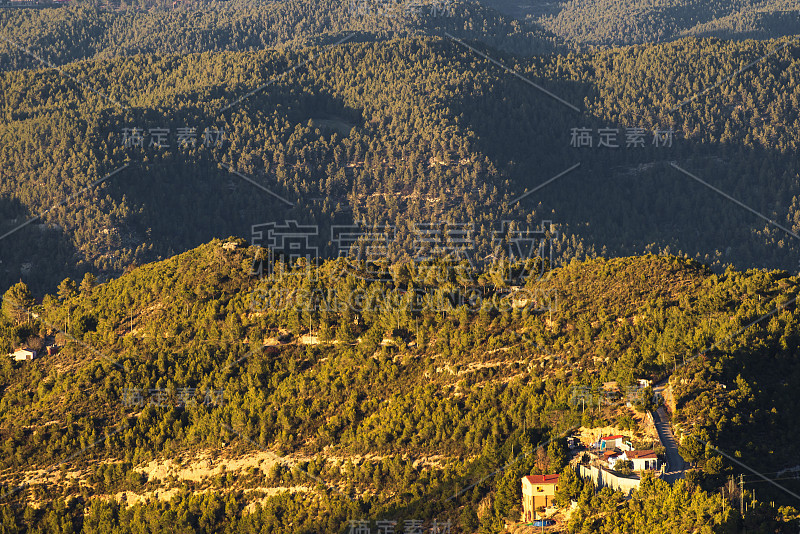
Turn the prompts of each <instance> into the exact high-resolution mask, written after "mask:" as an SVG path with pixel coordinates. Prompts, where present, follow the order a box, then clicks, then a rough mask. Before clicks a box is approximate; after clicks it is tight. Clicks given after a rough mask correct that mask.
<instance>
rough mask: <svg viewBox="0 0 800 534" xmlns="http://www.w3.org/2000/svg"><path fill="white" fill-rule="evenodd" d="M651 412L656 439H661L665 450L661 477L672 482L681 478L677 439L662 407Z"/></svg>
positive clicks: (681, 460) (681, 471) (682, 467)
mask: <svg viewBox="0 0 800 534" xmlns="http://www.w3.org/2000/svg"><path fill="white" fill-rule="evenodd" d="M652 414H653V423H654V424H655V427H656V432H658V439H659V440H661V444H662V445H663V446H664V448H665V449H666V450H667V451H666V452H667V473H666V475H665V476H664V477H662V478H663V479H664V480H666V481H667V482H670V483H672V482H675V481H676V480H678V479H681V478H683V470H684V461H683V458H682V457H681V454H680V453H679V452H678V441H677V440H676V439H675V436H674V435H673V434H672V429H671V428H670V426H669V416H668V415H667V412H666V410H665V409H664V407H663V406H662V407H660V408H659V409H658V410H657V411H655V412H652Z"/></svg>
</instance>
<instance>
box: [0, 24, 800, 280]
mask: <svg viewBox="0 0 800 534" xmlns="http://www.w3.org/2000/svg"><path fill="white" fill-rule="evenodd" d="M59 12H61V13H65V14H66V13H69V11H67V10H60V11H59ZM6 16H8V15H6ZM30 16H31V17H35V15H30ZM97 16H98V17H100V16H101V15H100V14H98V15H97ZM90 34H91V32H88V33H87V35H90ZM179 34H180V33H179V32H176V35H179ZM181 35H182V34H181ZM87 39H88V40H87V41H86V42H87V43H89V42H94V41H93V39H92V38H87ZM474 44H475V46H478V47H479V48H480V50H479V51H481V50H485V53H486V54H487V55H489V57H497V58H499V59H500V60H502V61H503V62H504V63H505V64H506V65H508V66H509V67H510V68H514V69H516V70H517V71H518V72H520V73H522V74H523V75H525V76H526V77H527V78H528V79H529V80H531V81H533V82H534V83H536V85H537V86H538V87H534V86H531V85H529V84H527V83H524V82H523V81H521V80H520V79H518V78H516V77H514V76H511V75H509V74H507V73H505V72H504V71H503V70H502V69H500V68H499V67H497V66H496V65H494V64H493V63H491V62H490V61H488V60H485V59H484V58H482V57H481V56H479V55H477V54H476V53H475V52H473V51H472V50H469V49H468V48H466V47H464V46H462V45H461V44H459V43H457V42H455V41H453V40H450V39H439V38H423V39H416V38H413V39H399V40H392V41H387V42H362V43H343V44H339V45H336V46H330V47H316V48H310V49H301V50H287V51H273V50H268V51H255V52H219V53H210V52H207V53H198V54H189V55H185V56H161V55H151V54H139V55H133V56H131V57H116V58H112V59H93V60H87V61H82V62H76V63H71V64H69V65H67V66H66V67H64V68H63V69H62V70H60V71H59V70H55V69H47V68H44V69H40V70H19V71H12V72H6V73H5V74H4V75H3V76H2V77H1V78H0V94H3V95H4V98H3V99H2V101H0V113H1V114H2V117H3V120H2V123H0V140H2V147H3V148H2V151H1V152H0V236H3V237H2V239H0V261H2V264H0V288H7V287H9V286H10V285H11V284H13V283H15V282H17V281H19V280H20V278H22V279H23V280H24V281H25V282H26V283H28V285H29V286H30V287H31V288H32V289H33V291H34V292H35V293H36V294H38V295H42V294H43V293H44V292H45V291H48V290H50V288H52V287H54V286H55V285H56V284H57V283H58V282H59V281H60V280H62V279H63V278H64V277H65V276H72V277H73V278H76V279H79V278H81V277H82V276H83V274H84V273H85V272H87V271H91V272H93V273H95V274H96V275H98V276H99V277H100V279H105V278H106V277H108V276H115V275H118V274H119V273H121V272H123V271H124V270H125V269H126V268H129V267H130V266H132V265H135V264H142V263H145V262H148V261H151V260H153V259H157V258H166V257H169V256H172V255H174V254H176V253H179V252H181V251H184V250H188V249H189V248H191V247H194V246H197V245H198V244H200V243H203V242H207V241H208V240H210V239H212V238H214V237H224V236H228V235H238V236H241V237H243V238H245V239H246V240H247V241H249V242H253V243H255V242H256V241H257V240H260V241H259V244H261V245H262V246H265V247H266V246H275V243H274V242H273V241H274V239H273V238H274V237H275V231H276V229H278V228H284V229H286V228H289V227H290V226H291V225H297V226H298V227H302V228H305V229H308V232H307V233H310V235H311V238H312V239H313V243H312V242H309V243H308V245H309V246H310V247H313V248H314V249H315V252H314V254H318V255H319V257H321V258H331V257H336V256H337V255H340V253H341V252H342V250H343V248H344V249H346V248H347V244H348V243H350V242H351V241H352V240H353V235H352V234H353V233H358V232H360V233H362V234H365V235H367V236H368V235H370V234H380V235H383V236H384V237H385V236H388V235H391V238H390V239H389V242H390V243H392V244H395V245H396V252H397V254H395V255H394V256H391V257H393V258H399V257H401V256H402V255H403V254H406V255H407V256H409V257H410V256H414V255H415V254H420V253H423V252H420V248H424V247H428V249H429V250H428V252H427V253H429V254H430V255H431V256H434V257H436V256H438V255H441V254H442V253H443V251H444V252H447V251H448V250H449V251H450V252H454V251H457V252H458V253H459V254H461V252H462V251H464V250H465V249H468V254H469V258H468V259H469V261H472V262H479V261H487V260H488V261H491V259H492V256H493V254H495V252H496V250H497V247H498V246H500V247H505V249H506V252H508V249H509V247H511V246H512V245H513V246H516V243H518V241H514V240H515V239H517V238H519V239H522V238H524V237H525V236H526V235H528V234H527V232H538V231H542V230H547V231H548V232H549V235H548V236H547V239H546V240H545V241H546V242H547V244H548V246H550V247H551V248H550V250H552V258H553V263H554V264H561V263H563V262H566V261H570V260H571V259H572V258H583V257H587V256H588V257H592V256H594V255H596V254H603V255H607V256H616V255H622V256H624V255H629V254H641V253H646V252H664V253H673V254H678V255H684V254H686V255H688V256H689V257H691V258H694V259H696V260H698V261H701V262H703V263H707V264H709V265H710V266H711V267H712V268H713V269H714V270H715V271H717V272H722V271H723V270H724V269H725V268H726V267H727V266H728V265H734V266H738V267H741V268H749V267H765V268H782V269H787V270H795V269H796V268H797V258H798V257H799V256H798V252H800V247H798V244H799V243H798V239H797V238H796V237H795V236H793V235H791V233H789V232H794V233H795V234H796V233H797V232H798V231H800V204H798V197H800V178H798V154H799V153H800V151H798V141H797V136H796V135H795V132H796V131H798V130H800V119H798V110H799V109H800V84H798V83H797V80H798V79H799V78H800V73H799V70H800V47H799V46H798V45H797V44H796V43H792V42H790V41H767V42H753V41H747V42H739V43H736V42H723V41H716V40H696V39H684V40H681V41H678V42H675V43H671V44H662V45H648V46H635V47H630V48H622V49H614V50H609V51H596V52H593V53H590V54H581V55H574V54H570V55H566V56H543V57H535V58H531V59H523V58H519V57H514V56H509V55H506V54H503V53H501V52H498V51H497V50H492V49H488V48H484V47H483V45H481V44H480V43H474ZM9 46H10V45H9ZM76 46H78V47H80V46H81V45H80V44H79V43H77V44H76ZM470 46H472V45H470ZM12 48H13V47H12ZM86 50H87V54H88V55H91V54H93V52H91V53H90V52H89V50H88V49H86ZM13 53H14V54H16V56H15V57H20V58H21V57H23V56H24V55H25V54H23V53H22V52H20V51H19V50H16V52H13ZM481 53H484V52H481ZM309 58H313V60H312V61H310V62H307V61H308V59H309ZM306 62H307V63H306ZM298 65H302V66H301V67H300V68H296V67H297V66H298ZM748 65H749V67H748V68H747V69H745V70H742V72H740V73H739V74H737V75H736V76H735V78H733V79H730V74H731V73H735V72H736V71H737V70H741V69H742V68H743V67H745V66H748ZM540 89H545V90H546V91H548V92H550V93H551V95H554V96H556V97H557V98H558V99H555V98H553V97H552V96H551V95H548V94H545V93H544V92H542V91H541V90H540ZM573 108H574V109H573ZM575 109H578V110H579V111H575ZM715 189H716V190H715ZM726 195H727V197H726ZM731 199H733V200H731ZM737 201H738V202H741V203H742V204H744V205H745V206H746V208H745V207H742V206H741V205H737V204H736V202H737ZM747 209H750V210H753V211H755V212H757V213H758V214H760V215H761V217H762V218H759V216H758V215H755V214H753V213H752V212H748V211H747ZM37 216H40V217H41V218H39V219H35V220H34V219H33V218H34V217H37ZM765 219H769V220H770V221H771V222H767V221H766V220H765ZM26 223H30V224H26ZM348 226H350V227H351V229H350V230H348V229H347V227H348ZM781 227H782V228H783V229H781ZM270 228H271V229H272V230H273V232H272V233H271V234H270V230H269V229H270ZM337 232H338V233H337ZM514 232H517V233H514ZM365 239H366V238H365ZM437 243H438V244H439V245H440V246H439V245H437ZM421 245H422V247H421ZM293 246H296V244H295V245H293ZM437 246H438V249H437ZM537 246H538V245H537ZM526 254H533V256H536V255H540V253H539V251H538V249H537V250H536V251H531V250H530V249H528V252H526ZM549 254H550V252H548V253H547V256H548V258H549V257H550V256H549Z"/></svg>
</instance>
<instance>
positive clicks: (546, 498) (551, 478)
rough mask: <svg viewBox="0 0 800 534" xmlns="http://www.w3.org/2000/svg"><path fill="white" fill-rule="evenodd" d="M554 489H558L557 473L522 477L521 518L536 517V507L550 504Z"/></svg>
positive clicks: (530, 519)
mask: <svg viewBox="0 0 800 534" xmlns="http://www.w3.org/2000/svg"><path fill="white" fill-rule="evenodd" d="M556 491H558V475H529V476H526V477H522V520H523V521H533V520H534V519H536V509H537V508H539V507H542V506H543V507H545V508H547V507H548V506H550V505H552V504H553V499H554V498H555V495H556Z"/></svg>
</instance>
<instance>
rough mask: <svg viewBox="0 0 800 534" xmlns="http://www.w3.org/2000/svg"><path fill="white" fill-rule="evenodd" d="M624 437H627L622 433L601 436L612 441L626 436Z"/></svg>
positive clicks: (602, 439) (603, 439) (602, 438)
mask: <svg viewBox="0 0 800 534" xmlns="http://www.w3.org/2000/svg"><path fill="white" fill-rule="evenodd" d="M624 437H625V436H623V435H622V434H616V435H614V436H604V437H601V438H600V440H601V441H611V440H612V439H619V438H624Z"/></svg>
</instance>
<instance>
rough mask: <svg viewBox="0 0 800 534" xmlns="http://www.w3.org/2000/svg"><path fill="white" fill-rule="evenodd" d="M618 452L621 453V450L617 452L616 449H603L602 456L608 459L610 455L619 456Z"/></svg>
mask: <svg viewBox="0 0 800 534" xmlns="http://www.w3.org/2000/svg"><path fill="white" fill-rule="evenodd" d="M620 454H622V453H621V452H618V451H605V452H604V453H603V457H604V458H605V459H606V460H608V459H609V458H611V457H612V456H619V455H620Z"/></svg>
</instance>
